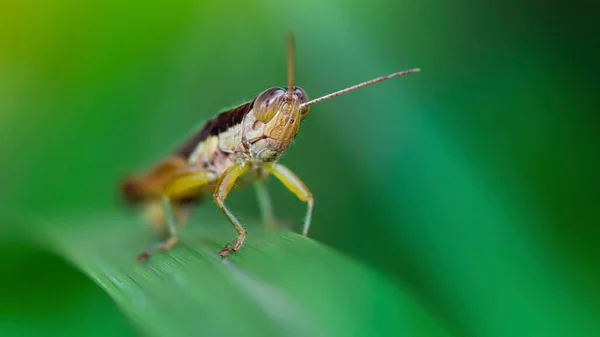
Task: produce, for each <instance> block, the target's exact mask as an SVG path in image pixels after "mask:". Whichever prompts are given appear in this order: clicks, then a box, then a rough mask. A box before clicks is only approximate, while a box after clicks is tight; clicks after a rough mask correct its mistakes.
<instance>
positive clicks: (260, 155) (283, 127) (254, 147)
mask: <svg viewBox="0 0 600 337" xmlns="http://www.w3.org/2000/svg"><path fill="white" fill-rule="evenodd" d="M306 102H308V95H307V94H306V92H305V91H304V89H302V88H299V87H294V89H293V91H292V95H290V94H289V92H288V91H287V90H285V89H283V88H270V89H267V90H265V91H263V92H262V93H261V94H260V95H258V96H257V97H256V99H255V100H254V106H253V109H252V112H251V113H250V114H249V115H248V116H246V118H245V121H244V124H245V125H244V131H245V133H246V135H245V136H246V137H245V138H246V140H247V143H248V144H249V145H250V155H251V156H252V158H253V159H254V160H257V161H259V162H270V161H274V160H277V159H278V158H279V157H280V156H281V155H282V154H283V152H285V150H286V149H287V147H288V146H289V145H290V144H291V143H292V141H293V140H294V137H295V136H296V134H297V133H298V129H299V127H300V122H301V121H302V120H303V119H304V118H305V117H306V116H307V115H308V110H309V107H304V108H301V107H300V105H301V104H303V103H306Z"/></svg>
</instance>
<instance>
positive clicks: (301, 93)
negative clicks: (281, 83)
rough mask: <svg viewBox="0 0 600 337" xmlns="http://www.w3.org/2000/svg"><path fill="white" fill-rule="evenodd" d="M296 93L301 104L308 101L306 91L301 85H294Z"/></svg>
mask: <svg viewBox="0 0 600 337" xmlns="http://www.w3.org/2000/svg"><path fill="white" fill-rule="evenodd" d="M294 95H296V97H298V98H299V99H300V104H302V103H306V102H308V95H307V94H306V91H304V89H302V88H300V87H294Z"/></svg>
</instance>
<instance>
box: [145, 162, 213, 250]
mask: <svg viewBox="0 0 600 337" xmlns="http://www.w3.org/2000/svg"><path fill="white" fill-rule="evenodd" d="M215 179H216V175H215V174H214V173H212V172H194V173H187V174H184V175H181V176H179V177H177V178H175V179H174V180H173V181H171V182H170V183H169V184H168V185H167V186H166V188H165V189H164V191H163V193H162V197H161V201H162V209H163V214H164V220H165V222H166V225H167V231H168V235H169V238H168V239H167V240H166V241H164V242H159V243H156V244H153V245H151V246H150V247H148V249H146V250H145V251H144V252H143V253H142V254H140V255H138V260H140V261H143V260H147V259H148V258H149V257H150V255H152V254H153V253H154V252H156V251H157V250H161V251H165V250H169V249H171V248H172V247H173V246H174V245H175V244H176V243H177V240H178V232H177V226H176V222H175V217H174V215H173V207H172V202H173V200H179V199H184V198H186V197H190V196H194V195H197V194H198V193H199V192H198V191H199V190H200V189H201V188H202V187H203V186H205V185H207V184H209V183H211V182H213V181H214V180H215Z"/></svg>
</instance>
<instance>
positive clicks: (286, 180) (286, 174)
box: [265, 163, 315, 236]
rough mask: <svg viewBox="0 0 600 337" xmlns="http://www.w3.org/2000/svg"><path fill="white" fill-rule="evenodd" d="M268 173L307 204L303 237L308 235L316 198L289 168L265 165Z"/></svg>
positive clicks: (271, 164)
mask: <svg viewBox="0 0 600 337" xmlns="http://www.w3.org/2000/svg"><path fill="white" fill-rule="evenodd" d="M265 168H266V169H267V171H269V172H270V173H271V174H273V175H274V176H275V177H277V179H279V181H281V182H282V183H283V184H284V185H285V187H287V188H288V190H290V191H291V192H292V193H294V194H295V195H296V197H298V199H300V200H301V201H304V202H306V204H307V210H306V217H305V219H304V225H303V226H302V235H304V236H306V235H308V229H309V227H310V218H311V216H312V212H313V207H314V203H315V201H314V198H313V195H312V193H311V192H310V190H309V189H308V187H306V185H304V183H303V182H302V180H300V178H298V176H297V175H295V174H294V172H292V171H290V169H288V168H287V167H285V166H283V165H280V164H277V163H270V164H267V165H265Z"/></svg>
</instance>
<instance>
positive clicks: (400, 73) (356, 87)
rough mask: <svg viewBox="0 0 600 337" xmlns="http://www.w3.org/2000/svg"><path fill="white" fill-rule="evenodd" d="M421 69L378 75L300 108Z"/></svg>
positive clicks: (301, 105) (302, 105)
mask: <svg viewBox="0 0 600 337" xmlns="http://www.w3.org/2000/svg"><path fill="white" fill-rule="evenodd" d="M288 69H289V68H288ZM419 71H421V69H419V68H415V69H410V70H404V71H400V72H397V73H393V74H389V75H386V76H381V77H377V78H375V79H372V80H370V81H367V82H363V83H360V84H357V85H354V86H351V87H349V88H346V89H342V90H340V91H336V92H334V93H331V94H328V95H325V96H322V97H319V98H315V99H313V100H312V101H308V102H306V103H304V104H300V109H304V108H306V107H308V106H311V105H313V104H315V103H319V102H322V101H325V100H328V99H330V98H333V97H337V96H340V95H343V94H346V93H349V92H351V91H354V90H358V89H360V88H364V87H367V86H369V85H372V84H376V83H379V82H383V81H385V80H389V79H390V78H393V77H398V76H403V75H408V74H412V73H416V72H419Z"/></svg>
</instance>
